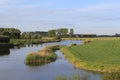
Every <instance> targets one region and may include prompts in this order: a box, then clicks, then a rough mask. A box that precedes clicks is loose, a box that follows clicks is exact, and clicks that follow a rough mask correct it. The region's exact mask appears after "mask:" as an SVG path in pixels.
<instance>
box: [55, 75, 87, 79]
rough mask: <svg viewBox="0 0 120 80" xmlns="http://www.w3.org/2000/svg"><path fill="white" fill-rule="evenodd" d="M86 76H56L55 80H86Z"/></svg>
mask: <svg viewBox="0 0 120 80" xmlns="http://www.w3.org/2000/svg"><path fill="white" fill-rule="evenodd" d="M87 79H88V76H87V74H86V75H82V76H81V75H79V74H73V75H72V76H66V75H61V76H57V77H56V78H55V80H87Z"/></svg>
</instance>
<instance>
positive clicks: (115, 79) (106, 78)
mask: <svg viewBox="0 0 120 80" xmlns="http://www.w3.org/2000/svg"><path fill="white" fill-rule="evenodd" d="M103 80H120V72H116V73H109V74H104V75H103Z"/></svg>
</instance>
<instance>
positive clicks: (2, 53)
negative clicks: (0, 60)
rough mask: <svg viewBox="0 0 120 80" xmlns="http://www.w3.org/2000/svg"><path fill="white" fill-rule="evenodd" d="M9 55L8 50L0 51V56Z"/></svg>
mask: <svg viewBox="0 0 120 80" xmlns="http://www.w3.org/2000/svg"><path fill="white" fill-rule="evenodd" d="M9 54H10V50H9V49H0V56H4V55H9Z"/></svg>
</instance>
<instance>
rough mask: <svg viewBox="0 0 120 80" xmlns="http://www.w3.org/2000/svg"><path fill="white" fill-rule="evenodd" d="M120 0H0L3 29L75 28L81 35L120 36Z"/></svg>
mask: <svg viewBox="0 0 120 80" xmlns="http://www.w3.org/2000/svg"><path fill="white" fill-rule="evenodd" d="M119 4H120V0H82V1H81V0H74V1H72V0H0V18H1V19H0V27H10V28H12V27H14V28H18V29H20V30H21V31H22V32H24V31H48V30H51V29H58V28H68V29H70V28H73V29H74V30H75V31H74V32H75V33H79V34H100V35H103V34H104V35H113V34H116V33H118V34H119V33H120V5H119Z"/></svg>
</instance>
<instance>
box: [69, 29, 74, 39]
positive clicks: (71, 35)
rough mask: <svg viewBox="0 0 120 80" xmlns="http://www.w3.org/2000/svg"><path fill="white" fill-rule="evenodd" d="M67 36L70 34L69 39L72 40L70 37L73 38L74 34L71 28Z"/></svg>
mask: <svg viewBox="0 0 120 80" xmlns="http://www.w3.org/2000/svg"><path fill="white" fill-rule="evenodd" d="M69 34H70V37H71V38H72V37H73V34H74V30H73V28H71V29H70V33H69Z"/></svg>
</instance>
